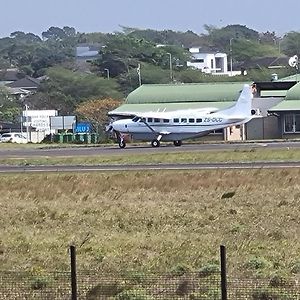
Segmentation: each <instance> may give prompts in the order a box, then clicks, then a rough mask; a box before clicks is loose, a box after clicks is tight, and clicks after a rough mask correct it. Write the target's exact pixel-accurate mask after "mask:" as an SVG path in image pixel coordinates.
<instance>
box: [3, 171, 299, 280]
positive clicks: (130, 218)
mask: <svg viewBox="0 0 300 300" xmlns="http://www.w3.org/2000/svg"><path fill="white" fill-rule="evenodd" d="M0 179H1V180H0V190H1V195H0V204H1V211H0V228H1V240H0V263H1V266H2V268H4V269H9V270H19V269H26V270H53V269H59V270H64V269H68V268H69V257H68V254H67V249H68V245H69V244H71V243H75V244H76V245H77V248H78V269H81V270H83V269H91V268H92V269H96V268H99V269H103V270H111V271H120V270H131V269H134V270H140V271H166V270H171V269H174V268H177V267H178V266H182V265H183V266H185V267H186V268H189V269H192V270H199V269H200V268H202V267H205V266H207V265H209V264H215V263H217V262H218V260H219V245H220V244H225V245H226V246H227V251H228V264H229V266H228V267H229V272H230V273H235V274H262V275H269V274H271V273H273V272H278V271H280V272H283V273H285V274H291V271H292V270H295V268H294V267H295V265H297V263H298V264H299V260H300V258H299V253H300V240H299V236H300V222H299V209H300V170H298V169H292V170H253V171H249V170H248V171H226V170H224V171H176V172H175V171H163V172H158V173H156V172H122V173H111V174H107V173H89V174H34V175H29V174H26V175H24V174H20V175H2V176H1V178H0ZM293 268H294V269H293ZM299 272H300V270H299Z"/></svg>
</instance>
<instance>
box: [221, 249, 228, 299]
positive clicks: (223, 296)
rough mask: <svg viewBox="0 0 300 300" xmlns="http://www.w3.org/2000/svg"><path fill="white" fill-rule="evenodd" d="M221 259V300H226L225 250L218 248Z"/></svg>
mask: <svg viewBox="0 0 300 300" xmlns="http://www.w3.org/2000/svg"><path fill="white" fill-rule="evenodd" d="M220 258H221V299H222V300H227V274H226V248H225V246H223V245H221V246H220Z"/></svg>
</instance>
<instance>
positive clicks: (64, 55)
mask: <svg viewBox="0 0 300 300" xmlns="http://www.w3.org/2000/svg"><path fill="white" fill-rule="evenodd" d="M205 30H206V32H205V33H204V34H201V35H199V34H197V33H194V32H192V31H186V32H177V31H173V30H163V31H156V30H152V29H138V28H130V27H121V31H120V32H115V33H101V32H95V33H80V32H77V31H76V29H75V28H73V27H68V26H65V27H63V28H59V27H50V28H49V29H48V30H47V31H45V32H42V33H41V36H38V35H35V34H33V33H25V32H22V31H15V32H13V33H11V35H10V36H9V37H4V38H1V39H0V81H5V76H4V75H3V74H4V73H3V72H2V71H3V70H6V69H12V68H15V69H17V70H19V73H20V74H21V76H23V77H25V76H31V77H33V78H41V76H43V77H42V78H43V80H41V84H40V85H39V88H38V90H37V91H36V92H35V93H34V94H32V95H29V96H26V103H27V104H28V105H29V106H30V107H31V108H33V109H53V108H55V109H58V110H59V111H60V113H62V114H73V113H74V112H75V111H76V108H78V107H79V106H80V105H82V103H84V102H86V101H90V100H94V99H98V100H99V99H106V98H113V99H116V100H122V99H124V98H125V97H126V96H127V95H128V93H130V92H131V91H132V90H134V89H135V88H137V87H138V86H139V84H140V81H141V83H142V84H144V83H170V82H172V83H181V82H182V83H189V82H191V83H193V82H195V83H197V82H211V81H229V80H230V81H258V80H270V77H271V73H273V72H274V70H268V69H262V68H261V69H259V70H257V69H254V70H251V69H249V70H247V75H246V76H235V77H231V78H228V77H226V76H212V75H209V74H204V73H202V72H200V71H199V70H194V69H191V68H188V67H187V66H186V61H188V60H189V59H190V57H191V56H190V55H191V54H190V52H189V51H188V48H190V47H199V48H201V49H203V50H205V51H207V53H210V52H225V53H227V55H228V57H231V56H232V61H233V65H234V66H235V67H236V68H240V66H241V65H243V64H244V63H245V62H249V61H252V60H254V59H257V58H264V57H283V56H285V55H287V56H292V55H300V53H299V44H300V33H299V32H288V33H286V34H285V35H284V36H283V37H279V36H276V34H275V32H269V31H267V32H263V33H259V32H257V31H255V30H253V29H250V28H247V27H246V26H242V25H228V26H225V27H222V28H217V27H214V26H211V25H205ZM82 44H85V45H87V44H89V45H94V44H95V45H96V44H97V45H98V46H99V54H98V56H97V58H96V59H95V60H92V61H90V62H89V72H88V73H86V72H80V71H79V70H78V67H77V65H76V59H77V58H76V46H78V45H82ZM170 59H171V64H172V74H170ZM107 72H109V78H108V73H107ZM276 72H277V71H276ZM278 72H280V74H279V75H280V76H286V75H290V74H293V73H294V72H295V70H294V69H292V68H289V67H288V66H287V67H286V68H284V69H282V70H279V71H278ZM7 99H9V102H8V101H7ZM19 100H20V99H19ZM24 101H25V100H24V99H23V100H22V101H18V100H16V99H15V97H11V96H10V95H7V91H5V90H4V89H3V88H2V89H1V92H0V103H2V104H1V108H0V121H4V120H5V121H7V120H9V121H12V120H15V119H16V115H17V114H19V111H20V109H21V107H22V105H24ZM4 102H5V105H4V104H3V103H4Z"/></svg>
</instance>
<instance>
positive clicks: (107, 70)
mask: <svg viewBox="0 0 300 300" xmlns="http://www.w3.org/2000/svg"><path fill="white" fill-rule="evenodd" d="M104 71H106V76H107V79H108V80H109V69H104Z"/></svg>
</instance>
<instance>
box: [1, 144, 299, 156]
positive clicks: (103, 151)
mask: <svg viewBox="0 0 300 300" xmlns="http://www.w3.org/2000/svg"><path fill="white" fill-rule="evenodd" d="M260 148H268V149H287V148H288V149H293V148H296V149H300V142H272V143H232V144H230V143H215V144H212V143H209V144H184V145H182V146H181V147H174V146H173V145H170V144H163V145H162V146H161V147H159V148H152V147H151V146H149V145H146V144H145V145H142V146H139V145H130V144H129V145H128V147H127V148H125V149H119V147H118V146H117V145H112V146H102V147H93V146H91V147H61V148H57V147H56V148H53V147H48V148H47V147H45V146H43V147H41V148H1V144H0V158H16V157H20V158H28V157H55V156H56V157H57V156H91V155H123V154H128V155H131V154H137V153H138V154H143V153H145V154H150V153H165V152H172V153H174V152H178V153H180V152H191V151H227V150H228V151H229V150H231V151H234V150H247V149H248V150H250V149H260Z"/></svg>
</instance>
